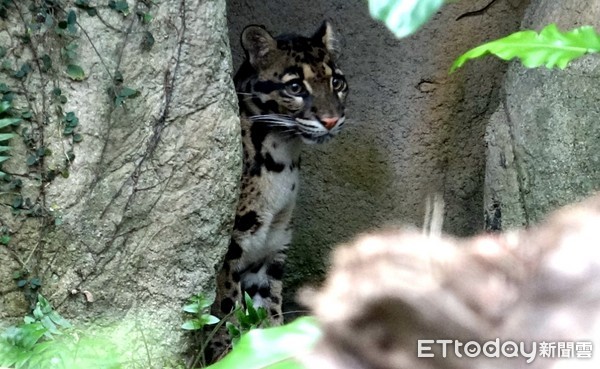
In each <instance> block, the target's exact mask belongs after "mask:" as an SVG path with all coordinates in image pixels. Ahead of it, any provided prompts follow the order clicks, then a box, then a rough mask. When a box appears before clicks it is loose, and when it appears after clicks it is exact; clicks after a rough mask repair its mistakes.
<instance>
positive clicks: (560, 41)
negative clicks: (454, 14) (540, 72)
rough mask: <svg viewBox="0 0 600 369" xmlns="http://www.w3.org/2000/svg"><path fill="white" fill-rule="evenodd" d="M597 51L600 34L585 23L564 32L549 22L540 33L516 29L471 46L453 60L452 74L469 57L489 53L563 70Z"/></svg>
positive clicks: (531, 64) (527, 65) (599, 46)
mask: <svg viewBox="0 0 600 369" xmlns="http://www.w3.org/2000/svg"><path fill="white" fill-rule="evenodd" d="M598 51H600V35H599V34H598V33H597V32H596V31H595V30H594V28H592V27H590V26H583V27H579V28H576V29H574V30H572V31H569V32H564V33H561V32H560V31H559V30H558V28H557V27H556V25H555V24H550V25H548V26H546V27H545V28H544V29H543V30H542V31H541V32H540V33H539V34H537V33H536V32H535V31H521V32H516V33H513V34H512V35H510V36H507V37H504V38H501V39H499V40H495V41H492V42H488V43H486V44H483V45H480V46H478V47H476V48H474V49H471V50H469V51H467V52H466V53H464V54H463V55H461V56H460V57H458V59H456V60H455V61H454V63H453V64H452V67H451V68H450V73H452V72H454V71H455V70H456V69H458V68H460V67H461V66H463V64H465V63H466V62H467V61H468V60H471V59H475V58H479V57H482V56H484V55H486V54H488V53H490V54H494V55H496V56H497V57H499V58H501V59H504V60H510V59H512V58H518V59H520V60H521V62H522V63H523V65H525V66H526V67H528V68H535V67H539V66H542V65H545V66H546V68H554V67H558V68H560V69H564V68H565V67H566V66H567V65H568V64H569V62H571V61H572V60H574V59H577V58H579V57H581V56H583V55H585V54H587V53H594V52H598Z"/></svg>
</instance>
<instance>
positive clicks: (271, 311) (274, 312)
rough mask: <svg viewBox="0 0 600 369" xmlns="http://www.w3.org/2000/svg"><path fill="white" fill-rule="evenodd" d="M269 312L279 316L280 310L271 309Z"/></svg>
mask: <svg viewBox="0 0 600 369" xmlns="http://www.w3.org/2000/svg"><path fill="white" fill-rule="evenodd" d="M269 313H270V314H271V316H278V315H279V312H278V311H277V310H276V309H273V308H271V309H269Z"/></svg>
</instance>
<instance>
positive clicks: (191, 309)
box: [183, 303, 200, 314]
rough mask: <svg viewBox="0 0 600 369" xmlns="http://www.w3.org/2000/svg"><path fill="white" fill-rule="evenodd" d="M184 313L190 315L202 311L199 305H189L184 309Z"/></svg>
mask: <svg viewBox="0 0 600 369" xmlns="http://www.w3.org/2000/svg"><path fill="white" fill-rule="evenodd" d="M183 311H185V312H186V313H190V314H196V313H197V312H198V311H200V307H199V306H198V304H197V303H193V304H187V305H185V306H184V307H183Z"/></svg>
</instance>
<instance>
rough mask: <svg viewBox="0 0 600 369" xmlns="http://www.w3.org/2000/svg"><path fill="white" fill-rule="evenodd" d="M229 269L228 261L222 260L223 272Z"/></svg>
mask: <svg viewBox="0 0 600 369" xmlns="http://www.w3.org/2000/svg"><path fill="white" fill-rule="evenodd" d="M230 269H231V266H230V265H229V262H228V261H227V260H226V261H224V262H223V270H224V271H225V272H229V270H230Z"/></svg>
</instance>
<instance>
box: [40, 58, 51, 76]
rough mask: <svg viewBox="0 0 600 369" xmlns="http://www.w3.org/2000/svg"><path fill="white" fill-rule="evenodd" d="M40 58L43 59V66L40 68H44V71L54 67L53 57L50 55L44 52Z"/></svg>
mask: <svg viewBox="0 0 600 369" xmlns="http://www.w3.org/2000/svg"><path fill="white" fill-rule="evenodd" d="M40 59H41V60H42V66H41V68H40V69H42V72H47V71H49V70H50V69H52V59H50V56H49V55H47V54H44V55H42V57H41V58H40Z"/></svg>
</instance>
